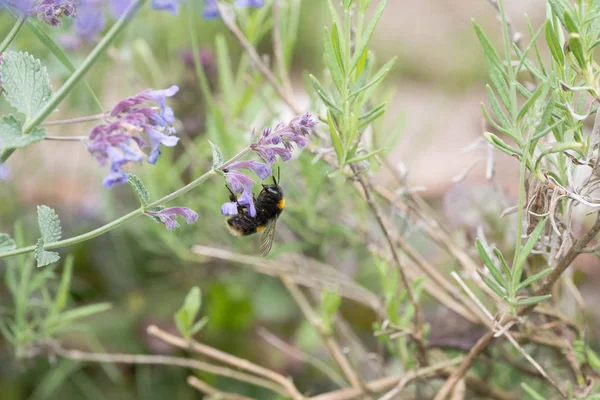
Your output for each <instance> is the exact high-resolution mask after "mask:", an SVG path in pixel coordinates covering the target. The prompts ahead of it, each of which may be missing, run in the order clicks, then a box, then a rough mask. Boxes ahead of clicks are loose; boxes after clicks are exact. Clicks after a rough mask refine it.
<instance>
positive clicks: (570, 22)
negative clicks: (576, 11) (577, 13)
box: [564, 10, 579, 34]
mask: <svg viewBox="0 0 600 400" xmlns="http://www.w3.org/2000/svg"><path fill="white" fill-rule="evenodd" d="M564 16H565V18H564V20H565V22H564V24H565V28H566V29H567V32H569V33H577V34H579V28H578V27H577V23H576V22H575V20H574V19H573V17H572V16H571V13H570V12H569V10H564Z"/></svg>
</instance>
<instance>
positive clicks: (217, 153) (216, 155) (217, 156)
mask: <svg viewBox="0 0 600 400" xmlns="http://www.w3.org/2000/svg"><path fill="white" fill-rule="evenodd" d="M208 143H209V144H210V150H211V152H212V158H213V164H212V165H213V169H217V168H219V167H220V166H221V165H223V162H224V160H223V154H222V153H221V149H219V146H217V145H216V144H214V143H213V142H211V141H210V140H209V141H208Z"/></svg>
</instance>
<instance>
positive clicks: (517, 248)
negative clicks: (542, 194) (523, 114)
mask: <svg viewBox="0 0 600 400" xmlns="http://www.w3.org/2000/svg"><path fill="white" fill-rule="evenodd" d="M530 145H531V142H529V141H528V142H527V145H526V146H525V150H524V151H523V157H522V159H521V169H520V172H519V204H518V205H517V207H518V208H517V240H516V243H515V255H514V257H513V263H512V266H513V271H514V268H515V265H517V260H518V259H519V255H520V253H521V235H522V234H523V208H524V207H525V170H526V166H527V161H526V157H527V156H528V155H529V149H530ZM515 275H516V274H515ZM517 278H518V279H519V280H520V277H517V276H512V277H511V280H510V281H511V282H510V293H509V296H510V297H511V299H514V297H515V292H516V287H517V285H518V284H519V282H517Z"/></svg>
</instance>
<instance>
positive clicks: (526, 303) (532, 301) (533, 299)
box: [516, 294, 552, 306]
mask: <svg viewBox="0 0 600 400" xmlns="http://www.w3.org/2000/svg"><path fill="white" fill-rule="evenodd" d="M550 297H552V295H551V294H546V295H544V296H534V297H527V298H526V299H520V300H517V302H516V305H518V306H529V305H532V304H538V303H541V302H542V301H545V300H548V299H549V298H550Z"/></svg>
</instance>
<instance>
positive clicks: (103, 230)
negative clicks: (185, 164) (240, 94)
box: [0, 147, 250, 259]
mask: <svg viewBox="0 0 600 400" xmlns="http://www.w3.org/2000/svg"><path fill="white" fill-rule="evenodd" d="M249 151H250V148H249V147H246V148H245V149H244V150H242V151H241V152H239V153H238V154H236V155H235V156H234V157H232V158H231V159H230V160H229V161H227V162H226V163H225V164H223V165H222V166H221V167H219V169H220V170H223V169H225V168H227V167H228V166H229V165H231V163H233V162H234V161H236V160H238V159H239V158H240V157H243V156H244V155H245V154H246V153H248V152H249ZM215 174H216V172H215V170H210V171H208V172H206V173H205V174H204V175H201V176H200V177H198V178H196V179H195V180H193V181H192V182H190V183H188V184H187V185H185V186H184V187H182V188H180V189H178V190H176V191H174V192H173V193H171V194H168V195H166V196H164V197H162V198H160V199H158V200H156V201H154V202H152V203H150V204H148V205H146V206H145V207H140V208H138V209H137V210H134V211H132V212H130V213H129V214H126V215H124V216H122V217H121V218H119V219H117V220H114V221H112V222H109V223H108V224H106V225H103V226H101V227H99V228H97V229H94V230H93V231H90V232H87V233H84V234H82V235H78V236H74V237H72V238H69V239H65V240H59V241H57V242H52V243H47V244H46V245H45V246H44V249H46V250H49V249H58V248H60V247H66V246H71V245H74V244H77V243H80V242H83V241H86V240H89V239H93V238H95V237H97V236H100V235H102V234H104V233H106V232H109V231H111V230H113V229H115V228H117V227H118V226H121V225H123V224H124V223H125V222H127V221H129V220H131V219H134V218H136V217H138V216H140V215H142V214H144V212H145V211H147V210H150V209H152V208H154V207H156V206H159V205H161V204H164V203H167V202H169V201H171V200H174V199H176V198H178V197H180V196H182V195H184V194H186V193H187V192H189V191H190V190H192V189H194V188H195V187H196V186H198V185H200V184H201V183H203V182H204V181H206V180H207V179H208V178H210V177H211V176H213V175H215ZM34 250H35V246H27V247H22V248H20V249H15V250H12V251H8V252H5V253H0V259H2V258H5V257H11V256H16V255H19V254H25V253H31V252H32V251H34Z"/></svg>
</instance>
